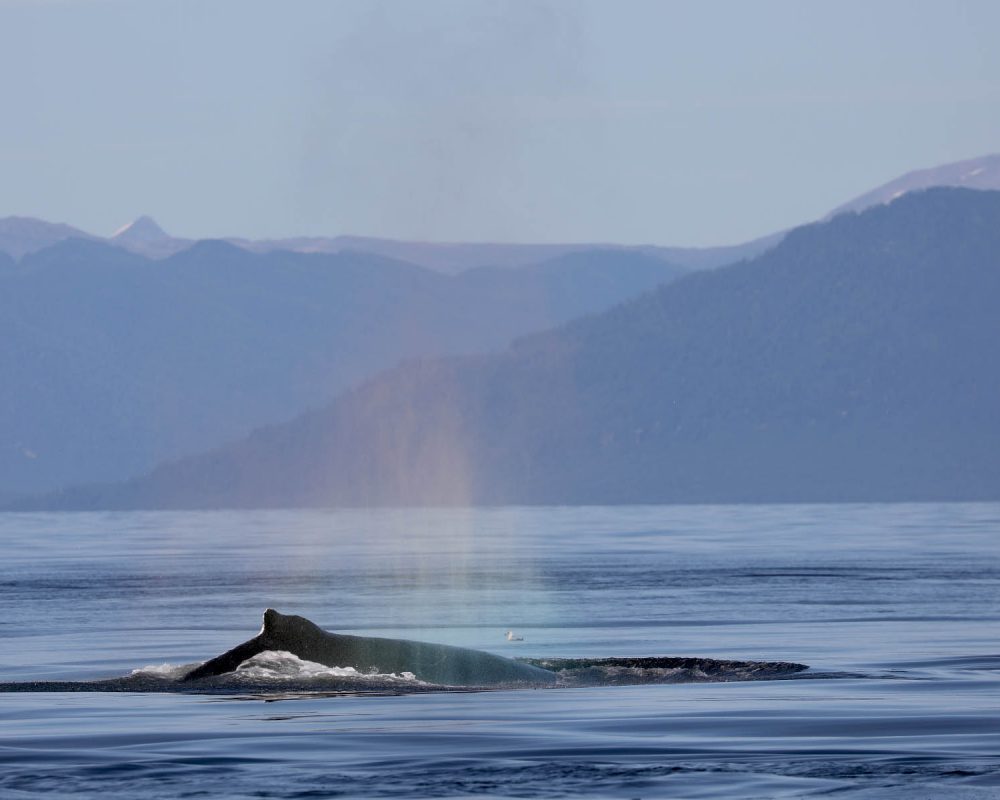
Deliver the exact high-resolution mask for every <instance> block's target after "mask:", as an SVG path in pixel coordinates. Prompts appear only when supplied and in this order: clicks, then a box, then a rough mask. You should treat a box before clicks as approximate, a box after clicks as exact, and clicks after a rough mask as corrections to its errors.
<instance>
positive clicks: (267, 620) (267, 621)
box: [261, 608, 282, 633]
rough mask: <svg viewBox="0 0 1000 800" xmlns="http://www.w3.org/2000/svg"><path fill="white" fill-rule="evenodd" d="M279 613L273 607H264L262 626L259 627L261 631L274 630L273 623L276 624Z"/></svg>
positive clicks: (279, 617)
mask: <svg viewBox="0 0 1000 800" xmlns="http://www.w3.org/2000/svg"><path fill="white" fill-rule="evenodd" d="M281 616H282V615H281V614H279V613H278V612H277V611H275V610H274V609H273V608H265V609H264V627H263V628H262V629H261V633H269V632H272V631H274V627H275V625H277V624H278V620H279V619H281Z"/></svg>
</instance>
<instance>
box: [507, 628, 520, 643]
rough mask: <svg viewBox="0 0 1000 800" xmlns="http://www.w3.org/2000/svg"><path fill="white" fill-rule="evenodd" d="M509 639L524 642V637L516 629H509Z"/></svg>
mask: <svg viewBox="0 0 1000 800" xmlns="http://www.w3.org/2000/svg"><path fill="white" fill-rule="evenodd" d="M507 641H508V642H523V641H524V637H523V636H518V635H517V634H516V633H514V631H507Z"/></svg>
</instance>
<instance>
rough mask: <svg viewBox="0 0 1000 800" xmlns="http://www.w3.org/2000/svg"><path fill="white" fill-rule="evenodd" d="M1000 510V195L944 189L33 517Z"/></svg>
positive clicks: (414, 368) (366, 391)
mask: <svg viewBox="0 0 1000 800" xmlns="http://www.w3.org/2000/svg"><path fill="white" fill-rule="evenodd" d="M998 498H1000V192H984V191H967V190H961V189H932V190H928V191H924V192H918V193H912V194H908V195H906V196H904V197H901V198H900V199H897V200H896V201H894V202H892V203H890V204H888V205H884V206H877V207H874V208H871V209H869V210H867V211H865V212H863V213H861V214H854V213H847V214H843V215H840V216H838V217H836V218H834V219H833V220H831V221H829V222H826V223H822V224H814V225H810V226H805V227H803V228H799V229H796V230H794V231H792V232H791V233H790V234H789V235H788V236H787V237H785V239H784V240H783V241H782V242H781V244H780V245H778V246H777V247H776V248H775V249H774V250H772V251H770V252H768V253H765V254H764V255H762V256H760V257H759V258H758V259H756V260H755V261H753V262H750V263H748V264H742V265H739V266H734V267H728V268H722V269H718V270H715V271H712V272H701V273H692V274H690V275H688V276H686V277H684V278H681V279H679V280H677V281H674V282H673V283H671V284H669V285H666V286H664V287H662V288H660V289H658V290H656V291H654V292H651V293H648V294H646V295H643V296H642V297H640V298H639V299H637V300H634V301H632V302H629V303H627V304H624V305H621V306H618V307H616V308H615V309H612V310H611V311H608V312H605V313H603V314H600V315H596V316H592V317H588V318H585V319H581V320H578V321H575V322H571V323H569V324H568V325H566V326H564V327H562V328H558V329H556V330H553V331H550V332H547V333H543V334H539V335H535V336H530V337H528V338H525V339H522V340H519V341H518V342H516V343H515V344H514V346H513V347H512V348H511V349H509V350H508V351H506V352H504V353H501V354H498V355H495V356H468V357H463V358H451V359H438V360H420V361H416V362H411V363H408V364H404V365H403V366H400V367H398V368H397V369H395V370H392V371H389V372H387V373H384V374H382V375H380V376H378V377H376V378H374V379H372V380H370V381H367V382H366V383H364V384H363V385H361V386H359V387H357V388H356V389H354V390H352V391H350V392H348V393H346V394H344V395H342V396H341V397H340V398H339V399H338V400H336V401H335V402H334V403H333V404H332V405H330V406H328V407H326V408H324V409H321V410H317V411H313V412H310V413H309V414H306V415H303V416H301V417H299V418H297V419H296V420H294V421H292V422H290V423H288V424H284V425H279V426H274V427H270V428H266V429H261V430H259V431H257V432H256V433H254V434H253V435H252V436H250V437H248V438H246V439H243V440H241V441H239V442H237V443H234V444H233V445H231V446H228V447H224V448H220V449H217V450H215V451H212V452H209V453H206V454H204V455H201V456H196V457H191V458H187V459H182V460H180V461H177V462H174V463H170V464H164V465H161V466H160V467H158V468H157V469H156V470H154V471H153V472H152V473H150V474H149V475H147V476H145V477H143V478H140V479H136V480H133V481H130V482H128V483H125V484H120V485H117V486H109V487H95V488H91V489H78V490H71V491H67V492H63V493H61V494H59V495H56V496H50V497H48V498H45V499H43V500H41V501H37V502H36V503H35V505H39V506H42V507H51V508H201V507H261V506H278V507H280V506H336V505H382V504H387V505H413V504H466V503H473V504H480V503H487V504H505V503H556V504H563V503H566V504H579V503H645V502H689V503H700V502H708V503H717V502H836V501H893V500H906V501H914V500H980V499H992V500H996V499H998ZM28 506H31V504H30V503H29V504H28Z"/></svg>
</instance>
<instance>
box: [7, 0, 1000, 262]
mask: <svg viewBox="0 0 1000 800" xmlns="http://www.w3.org/2000/svg"><path fill="white" fill-rule="evenodd" d="M998 32H1000V2H996V1H995V0H983V1H982V2H961V0H934V1H933V2H921V0H898V1H897V0H881V1H880V0H863V1H861V2H854V1H846V0H835V1H831V2H821V1H820V0H789V1H788V2H766V1H758V2H744V1H743V0H739V1H737V0H733V2H705V1H704V0H699V2H686V3H680V2H627V0H626V1H623V0H613V1H612V0H607V1H606V2H584V1H583V0H565V2H562V1H556V0H553V1H551V2H529V1H527V0H519V1H517V2H513V1H512V2H500V1H499V0H489V2H475V1H474V0H455V1H454V2H437V1H436V0H433V1H429V0H421V2H402V0H401V1H400V2H379V1H378V0H364V1H363V2H362V1H358V2H332V1H330V0H301V1H299V2H295V1H290V2H277V0H275V2H267V3H265V2H253V1H252V0H191V1H190V2H184V0H169V1H167V0H127V1H122V0H0V110H2V124H0V216H6V215H8V214H17V215H30V216H39V217H42V218H45V219H49V220H52V221H62V222H69V223H71V224H74V225H78V226H80V227H82V228H84V229H86V230H89V231H92V232H94V233H100V234H109V233H111V232H112V231H113V230H114V229H115V228H116V227H118V226H119V225H121V224H123V223H125V222H127V221H128V220H129V219H131V218H133V217H135V216H136V215H138V214H142V213H146V214H151V215H152V216H154V217H155V218H156V219H157V220H158V221H159V222H160V223H161V224H162V225H163V226H164V227H165V228H167V229H168V230H169V231H170V232H172V233H175V234H177V235H183V236H219V235H243V236H252V237H265V236H288V235H297V234H325V235H334V234H339V233H355V234H367V235H376V236H391V237H400V238H419V239H447V240H493V241H619V242H630V243H641V242H649V243H658V244H678V245H697V244H723V243H731V242H738V241H742V240H746V239H749V238H752V237H755V236H758V235H762V234H765V233H769V232H772V231H775V230H778V229H781V228H784V227H788V226H790V225H794V224H797V223H800V222H804V221H807V220H810V219H813V218H816V217H819V216H821V215H823V214H824V213H825V212H827V211H829V210H830V209H831V208H833V207H834V206H836V205H838V204H840V203H841V202H843V201H846V200H848V199H850V198H851V197H853V196H854V195H857V194H860V193H861V192H863V191H866V190H867V189H870V188H872V187H873V186H875V185H876V184H879V183H882V182H884V181H886V180H889V179H891V178H893V177H896V176H897V175H899V174H900V173H903V172H906V171H909V170H911V169H916V168H920V167H926V166H933V165H936V164H939V163H943V162H947V161H954V160H958V159H962V158H969V157H973V156H977V155H983V154H986V153H991V152H997V151H1000V46H997V39H998Z"/></svg>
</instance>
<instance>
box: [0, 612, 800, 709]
mask: <svg viewBox="0 0 1000 800" xmlns="http://www.w3.org/2000/svg"><path fill="white" fill-rule="evenodd" d="M806 669H808V668H807V667H806V666H805V665H804V664H793V663H787V662H763V661H722V660H718V659H708V658H671V657H632V658H598V659H582V658H557V659H552V658H549V659H524V660H514V659H510V658H504V657H503V656H498V655H494V654H492V653H485V652H483V651H480V650H470V649H468V648H464V647H453V646H451V645H441V644H432V643H429V642H414V641H410V640H406V639H386V638H383V637H371V636H368V637H366V636H349V635H344V634H337V633H330V632H328V631H324V630H323V629H321V628H320V627H319V626H317V625H316V624H315V623H313V622H310V621H309V620H307V619H305V618H304V617H299V616H295V615H291V614H280V613H278V612H277V611H275V610H274V609H273V608H269V609H267V610H265V611H264V624H263V626H262V627H261V631H260V633H259V634H257V636H255V637H253V638H252V639H250V640H248V641H246V642H243V643H242V644H240V645H237V646H236V647H234V648H233V649H232V650H227V651H226V652H225V653H222V654H221V655H219V656H216V657H215V658H212V659H210V660H208V661H206V662H204V663H202V664H198V665H196V666H194V667H189V666H187V665H183V666H180V667H169V666H162V667H153V668H148V669H137V670H134V671H133V672H132V673H131V674H130V675H127V676H124V677H120V678H111V679H105V680H96V681H22V682H15V683H0V692H5V691H6V692H53V691H55V692H81V691H85V692H196V693H197V692H202V693H220V692H223V693H226V692H233V691H240V692H256V693H258V694H267V693H276V692H280V693H281V694H285V695H287V694H288V693H289V692H300V693H301V692H354V693H359V692H397V693H404V692H422V691H435V690H436V691H444V690H448V689H457V688H461V689H466V690H469V689H533V688H535V689H537V688H548V689H551V688H557V687H577V688H579V687H583V686H608V685H629V684H647V683H680V682H702V681H738V680H774V679H778V678H786V677H789V676H791V675H795V674H797V673H800V672H802V671H803V670H806Z"/></svg>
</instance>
